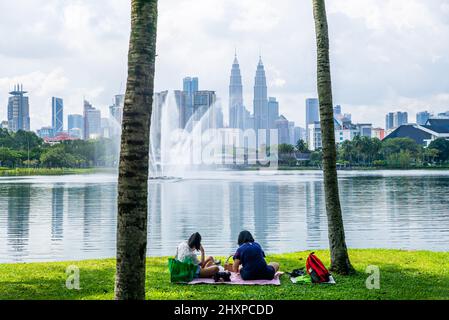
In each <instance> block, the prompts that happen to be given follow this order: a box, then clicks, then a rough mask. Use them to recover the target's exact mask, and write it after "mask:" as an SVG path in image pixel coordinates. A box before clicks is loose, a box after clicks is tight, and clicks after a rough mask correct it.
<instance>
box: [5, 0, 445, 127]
mask: <svg viewBox="0 0 449 320" xmlns="http://www.w3.org/2000/svg"><path fill="white" fill-rule="evenodd" d="M176 4H178V5H176ZM126 6H127V3H126V2H123V1H120V0H111V1H104V0H99V1H95V2H92V1H90V2H89V1H86V0H82V1H77V2H76V3H74V2H64V1H63V2H61V1H52V0H51V1H41V0H36V1H33V2H32V3H30V2H29V1H24V0H18V1H15V2H14V3H8V2H3V3H2V4H0V9H1V10H0V12H2V13H3V14H0V17H1V18H2V21H4V22H5V28H3V29H2V30H1V31H0V35H1V36H2V38H3V39H5V41H4V42H3V43H4V45H3V46H2V47H1V50H2V51H1V52H2V55H0V63H1V64H2V65H3V66H4V68H2V71H1V73H0V105H1V106H5V105H6V104H7V99H8V95H7V92H9V91H11V90H12V89H13V88H12V86H13V84H14V83H18V82H19V83H24V85H25V86H26V88H27V90H28V91H29V92H30V101H31V102H32V103H31V104H30V114H31V116H32V117H33V118H34V121H33V122H32V124H31V125H32V129H33V130H35V129H37V128H40V127H41V126H45V125H47V124H48V120H47V119H48V118H49V115H50V113H51V110H47V109H48V108H44V107H46V106H48V105H49V104H50V99H51V97H52V96H61V97H63V98H64V108H65V111H66V113H67V114H70V113H80V112H81V111H82V110H80V108H82V101H83V97H86V99H88V100H89V101H92V103H93V104H94V105H96V106H97V107H98V108H99V109H100V110H101V111H102V113H104V114H106V113H107V109H108V106H109V105H110V104H111V103H112V101H111V100H112V98H111V97H112V95H113V94H115V93H120V92H123V91H124V88H125V82H126V80H125V79H126V57H127V49H128V38H129V12H128V10H127V9H128V8H127V7H126ZM328 6H329V8H328V13H329V23H330V25H331V28H330V32H331V35H330V36H331V60H332V72H333V73H332V76H333V85H334V95H335V103H338V104H341V105H342V106H344V107H345V109H346V110H347V112H349V113H352V114H353V117H354V121H356V122H368V121H370V122H373V124H374V125H375V126H383V124H384V121H385V119H384V117H385V114H386V113H388V112H389V111H392V110H403V111H406V112H408V113H409V114H410V115H413V114H416V113H417V112H419V111H422V110H428V111H432V112H434V113H439V112H444V111H447V109H449V94H448V93H447V88H448V87H449V83H448V81H449V80H448V79H447V77H445V75H444V70H447V67H448V64H449V61H448V59H447V58H446V52H447V49H448V48H447V46H448V45H447V44H446V43H445V42H444V41H441V40H440V39H445V38H447V37H448V36H449V28H447V26H448V25H449V21H447V18H446V16H447V15H446V13H448V12H449V6H448V5H447V3H446V2H445V1H441V0H430V1H425V2H423V1H417V0H413V1H408V2H406V3H405V2H403V0H380V1H372V0H369V1H368V0H367V2H366V3H365V4H364V5H362V4H360V2H358V1H354V0H348V1H338V0H337V1H331V2H330V3H329V4H328ZM16 10H20V12H21V14H22V16H23V17H24V19H22V20H21V21H27V23H18V22H17V21H15V20H13V17H8V15H7V13H8V12H12V11H16ZM198 12H203V13H204V14H201V15H198V14H197V13H198ZM293 12H294V13H293ZM381 12H382V14H380V13H381ZM12 21H14V23H12ZM173 21H179V22H181V23H173ZM262 21H263V22H264V23H261V22H262ZM186 23H188V25H189V28H184V25H185V24H186ZM313 26H314V25H313V17H312V10H311V3H310V1H288V0H284V1H281V2H280V3H277V4H276V5H274V4H272V3H270V2H269V1H265V2H261V1H254V0H248V1H245V2H241V1H236V0H230V1H214V0H211V1H204V0H199V1H195V2H194V3H190V4H189V5H186V4H182V3H179V2H176V1H174V0H167V1H163V2H161V3H160V23H159V31H160V34H159V35H158V58H157V72H156V88H155V91H162V90H164V89H166V88H170V89H171V88H177V87H178V81H177V79H179V78H182V76H183V75H188V74H195V75H197V76H198V77H199V78H201V79H202V82H203V84H205V86H207V87H208V88H211V89H212V90H215V91H216V92H217V95H218V96H219V97H220V99H221V101H222V103H223V105H225V102H226V101H227V100H228V96H227V92H228V85H229V83H228V82H229V81H228V72H229V64H230V63H231V62H232V61H231V60H230V57H232V56H233V54H234V52H235V48H236V47H237V51H238V54H239V61H240V64H241V72H242V77H243V87H245V88H250V87H251V86H252V78H253V72H254V71H253V67H252V66H253V63H254V60H255V59H257V56H258V53H259V52H261V53H262V55H263V57H264V62H265V64H266V65H267V66H269V70H266V71H267V82H268V83H267V85H268V89H269V91H270V93H271V94H270V95H273V96H275V97H277V99H278V101H279V103H280V105H281V108H283V109H284V110H285V111H283V114H284V115H285V116H286V117H287V118H289V119H291V120H293V121H295V122H296V123H297V124H298V125H300V126H304V122H305V119H304V115H303V112H302V106H303V101H304V100H305V98H307V97H315V96H316V71H315V68H316V61H315V60H316V57H315V49H314V41H315V38H314V29H313V28H314V27H313ZM30 30H32V31H31V32H30ZM69 34H70V36H68V35H69ZM362 35H363V36H362ZM12 37H13V38H14V39H20V40H21V41H13V38H12ZM267 39H270V41H268V42H269V45H268V44H267V43H268V42H267ZM11 43H12V44H13V45H11ZM243 44H244V45H243ZM86 48H89V50H86ZM180 48H182V50H180ZM86 74H89V76H88V77H86ZM366 74H369V75H370V76H369V77H366ZM217 75H223V76H217ZM404 79H407V81H404ZM251 96H252V94H251V93H249V94H248V93H246V94H245V95H244V99H245V101H246V102H248V101H251V99H252V97H251ZM298 101H299V103H300V104H299V105H298ZM247 104H248V103H247ZM44 109H45V110H44ZM38 111H39V112H38ZM5 112H6V111H5V110H4V108H3V107H2V108H0V118H1V119H6V114H5Z"/></svg>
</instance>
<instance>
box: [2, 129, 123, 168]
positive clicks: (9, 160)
mask: <svg viewBox="0 0 449 320" xmlns="http://www.w3.org/2000/svg"><path fill="white" fill-rule="evenodd" d="M118 147H119V146H117V145H116V144H115V143H114V142H113V141H112V140H110V139H99V140H89V141H84V140H73V141H63V142H60V143H57V144H53V145H50V144H47V143H45V142H44V140H42V139H41V138H39V137H38V136H37V135H36V134H35V133H34V132H28V131H18V132H16V133H14V132H10V131H8V130H6V129H0V167H6V168H24V167H33V168H88V167H110V166H116V165H117V161H118Z"/></svg>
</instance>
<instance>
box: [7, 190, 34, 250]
mask: <svg viewBox="0 0 449 320" xmlns="http://www.w3.org/2000/svg"><path fill="white" fill-rule="evenodd" d="M6 194H7V201H8V209H7V216H8V219H7V237H8V242H7V243H8V248H9V252H8V254H10V255H12V256H14V257H15V258H16V259H17V258H20V257H23V256H25V255H26V250H27V248H28V241H29V232H30V230H29V228H30V227H29V225H30V200H31V186H23V187H22V186H9V187H8V189H7V193H6Z"/></svg>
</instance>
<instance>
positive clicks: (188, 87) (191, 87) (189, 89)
mask: <svg viewBox="0 0 449 320" xmlns="http://www.w3.org/2000/svg"><path fill="white" fill-rule="evenodd" d="M182 82H183V86H182V87H183V91H184V92H185V94H186V106H187V108H192V107H193V104H194V95H195V92H197V91H198V90H199V80H198V78H197V77H186V78H184V79H183V81H182Z"/></svg>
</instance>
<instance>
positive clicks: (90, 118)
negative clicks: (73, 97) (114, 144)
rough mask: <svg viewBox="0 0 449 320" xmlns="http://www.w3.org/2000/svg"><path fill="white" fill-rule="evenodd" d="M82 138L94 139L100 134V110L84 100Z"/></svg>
mask: <svg viewBox="0 0 449 320" xmlns="http://www.w3.org/2000/svg"><path fill="white" fill-rule="evenodd" d="M83 135H84V140H89V139H96V138H99V137H100V136H101V112H100V110H97V109H95V108H94V107H93V106H92V105H91V104H90V103H89V102H88V101H86V100H84V128H83Z"/></svg>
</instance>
